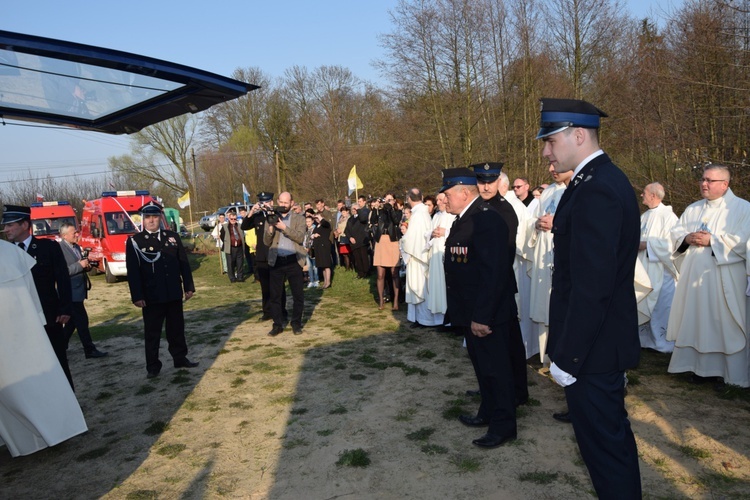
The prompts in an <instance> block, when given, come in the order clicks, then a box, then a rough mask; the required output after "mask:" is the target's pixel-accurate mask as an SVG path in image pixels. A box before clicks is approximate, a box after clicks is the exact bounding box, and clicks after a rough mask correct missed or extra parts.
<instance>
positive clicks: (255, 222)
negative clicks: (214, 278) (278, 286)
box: [240, 191, 286, 321]
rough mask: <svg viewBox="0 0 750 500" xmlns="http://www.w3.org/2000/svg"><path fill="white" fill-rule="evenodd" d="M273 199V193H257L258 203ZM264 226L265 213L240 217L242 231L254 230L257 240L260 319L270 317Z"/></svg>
mask: <svg viewBox="0 0 750 500" xmlns="http://www.w3.org/2000/svg"><path fill="white" fill-rule="evenodd" d="M272 200H273V193H267V192H265V191H261V192H260V193H258V203H267V202H269V201H272ZM265 228H266V215H265V214H264V213H263V212H258V213H255V214H253V215H252V216H250V215H248V216H247V217H245V218H243V219H242V224H241V225H240V229H242V230H243V231H249V230H255V236H256V239H257V242H256V244H255V267H254V270H255V277H256V278H257V280H258V282H259V283H260V294H261V309H262V311H263V314H262V316H261V318H260V319H261V321H267V320H269V319H271V305H270V302H269V301H270V299H271V268H270V266H269V265H268V245H266V243H265V242H264V241H263V231H264V230H265ZM281 309H282V311H284V312H286V290H282V292H281Z"/></svg>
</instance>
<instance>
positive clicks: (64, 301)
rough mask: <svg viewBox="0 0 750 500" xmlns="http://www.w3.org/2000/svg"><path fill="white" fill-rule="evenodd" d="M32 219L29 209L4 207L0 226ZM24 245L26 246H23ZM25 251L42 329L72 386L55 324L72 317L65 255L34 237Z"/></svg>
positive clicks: (63, 343)
mask: <svg viewBox="0 0 750 500" xmlns="http://www.w3.org/2000/svg"><path fill="white" fill-rule="evenodd" d="M24 220H27V221H29V223H30V220H31V208H29V207H22V206H16V205H6V206H5V212H4V213H3V218H2V223H3V224H10V223H11V222H21V221H24ZM24 246H25V245H24ZM24 250H25V251H26V252H27V253H28V254H29V255H31V256H32V257H34V260H36V265H35V266H34V267H32V268H31V275H32V276H33V278H34V285H35V286H36V291H37V294H38V295H39V302H40V303H41V304H42V311H43V312H44V319H45V320H46V322H47V324H46V325H44V330H45V331H46V332H47V337H48V338H49V341H50V344H52V349H53V350H54V351H55V355H56V356H57V359H58V361H59V362H60V366H61V367H62V369H63V372H64V373H65V376H66V377H67V378H68V382H70V387H71V388H73V389H74V390H75V388H74V387H73V376H72V375H71V373H70V368H69V367H68V355H67V353H66V350H67V348H68V343H67V341H66V338H65V334H64V333H63V325H61V324H60V323H58V322H57V321H56V318H57V317H58V316H72V314H73V308H72V294H71V286H70V275H69V274H68V266H67V264H66V263H65V256H64V255H63V253H62V249H61V248H60V245H59V244H58V243H57V242H56V241H53V240H47V239H38V238H35V237H34V236H32V237H31V241H30V242H29V244H28V248H24Z"/></svg>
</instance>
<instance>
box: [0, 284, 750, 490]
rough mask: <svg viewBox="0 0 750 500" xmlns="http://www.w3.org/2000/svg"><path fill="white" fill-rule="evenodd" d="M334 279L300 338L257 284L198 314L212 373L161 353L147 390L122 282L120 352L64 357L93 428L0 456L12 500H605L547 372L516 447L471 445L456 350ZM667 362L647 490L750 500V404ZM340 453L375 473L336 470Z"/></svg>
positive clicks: (465, 383) (658, 370) (646, 424)
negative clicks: (276, 315)
mask: <svg viewBox="0 0 750 500" xmlns="http://www.w3.org/2000/svg"><path fill="white" fill-rule="evenodd" d="M342 274H343V273H342ZM338 279H339V284H337V285H336V286H334V288H332V289H331V290H330V291H327V292H326V294H323V293H322V292H320V291H306V294H307V295H306V297H307V298H308V304H307V307H306V318H309V319H306V321H307V323H306V327H305V334H304V335H301V336H293V335H291V333H289V332H285V333H284V334H282V335H280V336H278V337H276V338H269V337H267V336H266V331H267V330H268V329H269V327H270V325H269V324H268V323H259V322H258V321H257V316H256V313H257V296H258V293H259V292H258V285H257V284H252V283H249V282H248V283H243V284H241V285H240V287H241V288H236V289H234V290H233V291H232V292H231V294H229V295H227V300H225V301H224V302H218V301H213V302H214V303H213V304H211V305H210V306H208V305H206V306H205V307H201V308H198V309H195V310H192V311H190V312H189V313H188V314H187V319H188V332H189V336H188V343H189V345H190V348H191V354H190V357H191V358H192V359H195V360H199V361H200V363H201V364H200V367H199V368H198V369H195V370H175V369H173V368H172V367H171V364H170V363H169V361H170V358H169V355H168V353H167V352H166V347H164V346H163V347H162V359H163V360H164V361H165V367H164V369H163V370H162V373H161V375H160V376H159V377H158V378H156V379H153V380H147V379H146V378H145V369H144V366H143V365H144V362H143V342H142V339H141V324H140V322H139V321H134V320H133V319H132V318H129V317H128V307H130V304H129V301H128V296H127V283H125V282H120V283H117V284H115V285H112V286H109V287H107V288H106V294H102V297H101V298H99V299H94V300H90V301H88V302H87V306H88V308H89V311H90V313H91V315H92V317H100V316H101V315H102V314H103V312H105V311H106V312H108V313H111V315H112V316H114V317H115V318H119V317H121V318H122V320H116V321H115V322H114V326H112V327H111V328H113V329H115V330H116V332H115V333H116V335H115V336H113V337H112V338H109V339H107V340H105V341H101V342H98V344H99V345H100V347H101V348H102V349H105V350H108V351H109V352H110V356H109V357H107V358H104V359H101V360H86V359H84V357H83V355H82V353H81V352H80V350H79V349H74V348H73V347H71V350H70V351H69V357H70V362H71V369H72V371H73V376H74V378H75V381H76V386H77V388H78V399H79V401H80V403H81V406H82V408H83V411H84V414H85V416H86V419H87V422H88V425H89V429H90V431H89V432H88V433H87V434H85V435H83V436H79V437H76V438H73V439H71V440H69V441H67V442H65V443H63V444H61V445H58V446H56V447H54V448H51V449H47V450H44V451H41V452H38V453H36V454H34V455H31V456H28V457H21V458H16V459H12V458H10V456H9V454H7V452H6V453H0V474H1V475H2V487H1V488H2V491H3V493H2V496H3V497H4V498H56V499H62V498H100V497H105V498H118V499H119V498H128V499H141V498H163V499H171V498H196V499H198V498H274V499H281V498H283V499H286V498H289V499H297V498H305V499H308V498H309V499H329V498H357V499H361V498H393V499H401V498H425V499H427V498H430V499H431V498H480V499H482V498H555V499H560V498H562V499H567V498H571V499H580V498H591V497H593V494H592V488H591V484H590V481H589V479H588V475H587V473H586V470H585V467H584V465H583V463H582V461H581V459H580V456H579V454H578V451H577V447H576V444H575V439H574V437H573V431H572V428H571V427H570V426H568V425H565V424H560V423H557V422H555V421H554V420H552V419H551V417H550V415H551V413H552V412H553V411H557V410H559V409H560V408H562V407H564V406H565V403H564V399H563V393H562V391H561V390H560V389H559V388H558V387H557V386H555V385H554V384H553V383H552V382H551V381H550V380H549V379H548V378H547V377H546V376H545V375H543V374H541V373H540V372H539V370H538V368H539V367H532V366H530V367H529V381H530V385H531V387H530V393H531V397H532V402H531V403H532V404H531V405H529V406H525V407H522V408H521V409H520V410H519V439H518V440H517V441H515V442H514V443H512V444H511V445H509V446H504V447H502V448H499V449H496V450H489V451H485V450H480V449H476V448H475V447H473V446H472V445H471V440H472V439H474V438H476V437H478V434H480V433H481V432H479V433H478V432H476V431H475V430H472V429H468V428H466V427H463V426H461V425H460V424H459V423H458V422H457V420H456V418H455V417H456V415H457V414H458V413H460V412H461V411H462V410H465V411H467V412H472V411H475V409H476V407H477V402H476V401H474V400H471V398H468V397H466V396H465V395H464V393H465V391H466V390H467V389H473V388H474V386H475V381H474V380H473V373H472V371H471V367H470V363H469V361H468V359H467V357H466V354H465V351H464V349H463V348H462V347H461V342H460V339H458V338H456V337H454V336H452V335H450V334H446V333H439V332H436V331H432V330H420V331H418V332H415V331H413V330H410V329H409V328H407V327H403V326H402V323H405V322H406V320H405V314H404V313H403V312H399V313H395V316H394V315H393V314H391V313H390V312H384V311H377V309H376V308H375V307H374V305H373V304H371V303H369V302H368V301H367V300H364V301H361V300H359V298H361V294H360V295H359V296H358V297H357V300H349V298H350V297H351V294H352V293H354V292H342V291H341V290H337V287H338V288H342V287H343V288H344V289H346V290H356V289H355V288H353V287H360V288H361V287H363V286H364V285H363V282H355V281H354V280H351V279H350V278H349V277H347V276H341V277H339V278H338ZM346 280H348V281H346ZM198 285H199V291H200V287H201V286H204V287H205V290H204V293H209V288H213V287H214V285H206V284H205V283H202V282H201V281H200V280H199V282H198ZM96 286H97V287H98V286H100V285H99V283H98V282H97V283H96ZM227 287H228V284H227ZM347 287H348V288H347ZM364 294H365V295H366V291H365V292H364ZM238 297H239V299H238ZM290 300H291V299H290ZM131 313H132V311H131ZM108 328H110V327H108ZM74 340H75V339H74ZM76 347H77V346H76ZM667 362H668V360H667V359H666V358H665V357H664V356H660V355H657V354H655V353H644V362H643V363H642V366H641V367H640V368H639V370H636V371H634V372H632V373H631V381H632V382H633V383H632V384H631V386H630V388H629V395H628V398H627V402H628V409H629V412H630V415H631V420H632V423H633V428H634V431H635V434H636V437H637V440H638V446H639V451H640V455H641V473H642V478H643V487H644V494H645V495H646V497H649V498H740V497H742V498H747V497H748V496H750V461H749V460H748V451H749V450H750V428H749V426H748V425H747V422H748V410H750V403H748V398H747V395H746V394H744V393H740V396H739V397H736V398H735V399H723V398H722V397H720V396H722V395H721V394H719V393H717V392H715V391H714V390H713V388H711V387H709V386H692V385H689V384H687V383H686V382H685V381H684V379H683V378H681V377H674V376H667V375H666V374H665V372H666V364H667ZM724 396H725V397H727V395H724ZM730 396H731V394H730ZM51 411H54V410H53V409H51ZM347 450H348V451H349V452H352V451H356V450H361V451H360V452H359V454H357V453H353V454H351V453H350V454H348V455H342V454H343V453H344V452H346V451H347ZM342 457H343V458H344V459H346V458H350V459H351V460H354V461H355V463H356V461H357V460H358V459H359V460H363V459H369V465H367V466H364V467H353V466H346V465H337V461H339V460H340V459H342Z"/></svg>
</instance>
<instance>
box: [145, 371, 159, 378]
mask: <svg viewBox="0 0 750 500" xmlns="http://www.w3.org/2000/svg"><path fill="white" fill-rule="evenodd" d="M158 376H159V372H148V373H147V374H146V378H155V377H158Z"/></svg>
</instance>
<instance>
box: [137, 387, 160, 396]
mask: <svg viewBox="0 0 750 500" xmlns="http://www.w3.org/2000/svg"><path fill="white" fill-rule="evenodd" d="M155 390H156V387H154V386H153V385H142V386H140V387H139V388H138V390H137V391H135V395H136V396H144V395H146V394H151V393H152V392H154V391H155Z"/></svg>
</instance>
